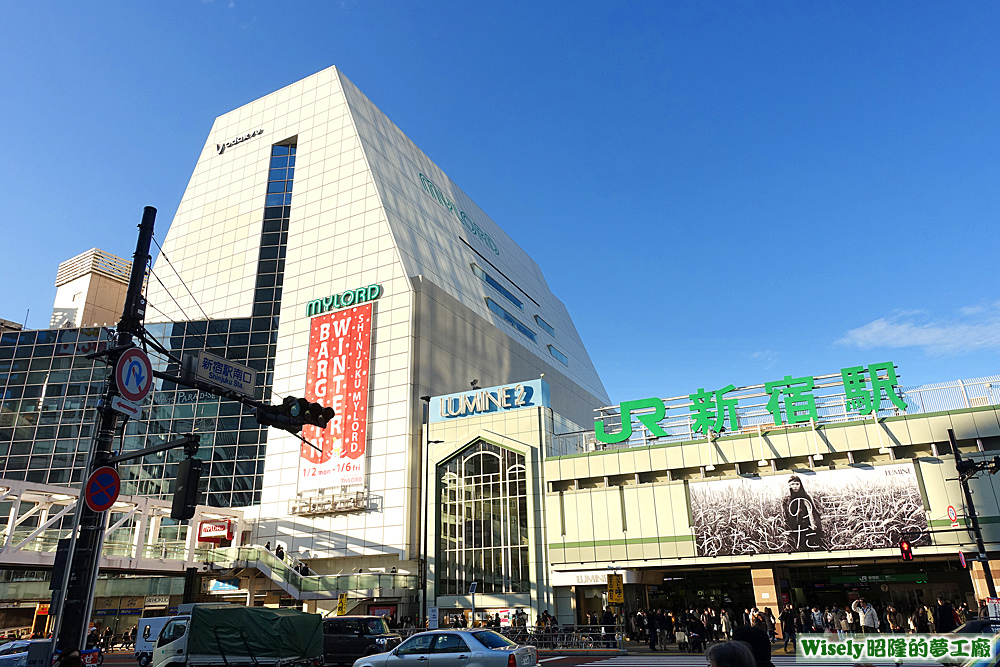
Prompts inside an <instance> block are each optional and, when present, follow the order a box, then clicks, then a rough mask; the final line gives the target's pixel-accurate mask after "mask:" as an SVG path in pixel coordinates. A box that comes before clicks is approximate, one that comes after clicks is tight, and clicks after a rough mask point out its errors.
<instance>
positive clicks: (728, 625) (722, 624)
mask: <svg viewBox="0 0 1000 667" xmlns="http://www.w3.org/2000/svg"><path fill="white" fill-rule="evenodd" d="M719 628H720V630H721V631H722V638H723V639H724V640H725V641H729V640H731V639H732V638H733V621H732V619H730V618H729V610H728V609H723V610H722V614H721V615H720V616H719Z"/></svg>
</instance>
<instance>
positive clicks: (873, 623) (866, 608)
mask: <svg viewBox="0 0 1000 667" xmlns="http://www.w3.org/2000/svg"><path fill="white" fill-rule="evenodd" d="M851 609H853V610H854V611H855V612H856V613H857V615H858V623H859V624H860V625H861V632H863V633H865V634H866V635H868V634H874V633H876V632H878V613H877V612H876V611H875V608H874V607H872V606H871V605H870V604H868V602H867V601H866V600H865V599H864V598H858V599H857V600H855V601H854V602H853V604H851Z"/></svg>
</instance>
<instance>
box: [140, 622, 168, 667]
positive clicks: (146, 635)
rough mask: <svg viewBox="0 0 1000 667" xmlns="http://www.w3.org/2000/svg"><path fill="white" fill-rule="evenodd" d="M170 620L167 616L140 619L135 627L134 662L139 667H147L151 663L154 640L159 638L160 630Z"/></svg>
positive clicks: (154, 645)
mask: <svg viewBox="0 0 1000 667" xmlns="http://www.w3.org/2000/svg"><path fill="white" fill-rule="evenodd" d="M169 620H170V617H169V616H153V617H150V618H140V619H139V624H138V625H137V626H136V633H137V634H136V636H135V660H136V662H138V663H139V667H149V663H150V662H152V661H153V649H154V648H156V639H157V637H159V636H160V630H162V629H163V626H164V625H166V623H167V621H169Z"/></svg>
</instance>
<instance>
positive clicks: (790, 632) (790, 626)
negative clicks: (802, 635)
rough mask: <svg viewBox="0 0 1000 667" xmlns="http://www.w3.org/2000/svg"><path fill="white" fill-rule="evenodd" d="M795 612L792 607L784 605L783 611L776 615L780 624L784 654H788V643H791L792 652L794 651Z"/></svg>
mask: <svg viewBox="0 0 1000 667" xmlns="http://www.w3.org/2000/svg"><path fill="white" fill-rule="evenodd" d="M797 620H798V619H797V618H796V617H795V611H794V610H793V609H792V605H786V606H785V610H784V611H783V612H781V614H779V615H778V622H779V623H780V624H781V636H782V637H784V638H785V645H784V649H785V653H788V642H792V650H793V651H794V650H795V622H796V621H797Z"/></svg>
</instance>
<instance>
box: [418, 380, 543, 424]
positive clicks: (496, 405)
mask: <svg viewBox="0 0 1000 667" xmlns="http://www.w3.org/2000/svg"><path fill="white" fill-rule="evenodd" d="M537 407H545V408H547V407H549V384H548V383H547V382H546V381H545V380H542V379H541V378H539V379H537V380H529V381H528V382H517V383H512V384H507V385H501V386H499V387H488V388H486V389H474V390H473V391H467V392H461V393H458V394H449V395H448V396H437V397H435V398H433V399H431V409H430V421H431V422H432V423H435V422H443V421H447V420H449V419H454V418H456V417H472V416H474V415H484V414H490V413H492V412H509V411H511V410H519V409H521V408H537Z"/></svg>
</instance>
